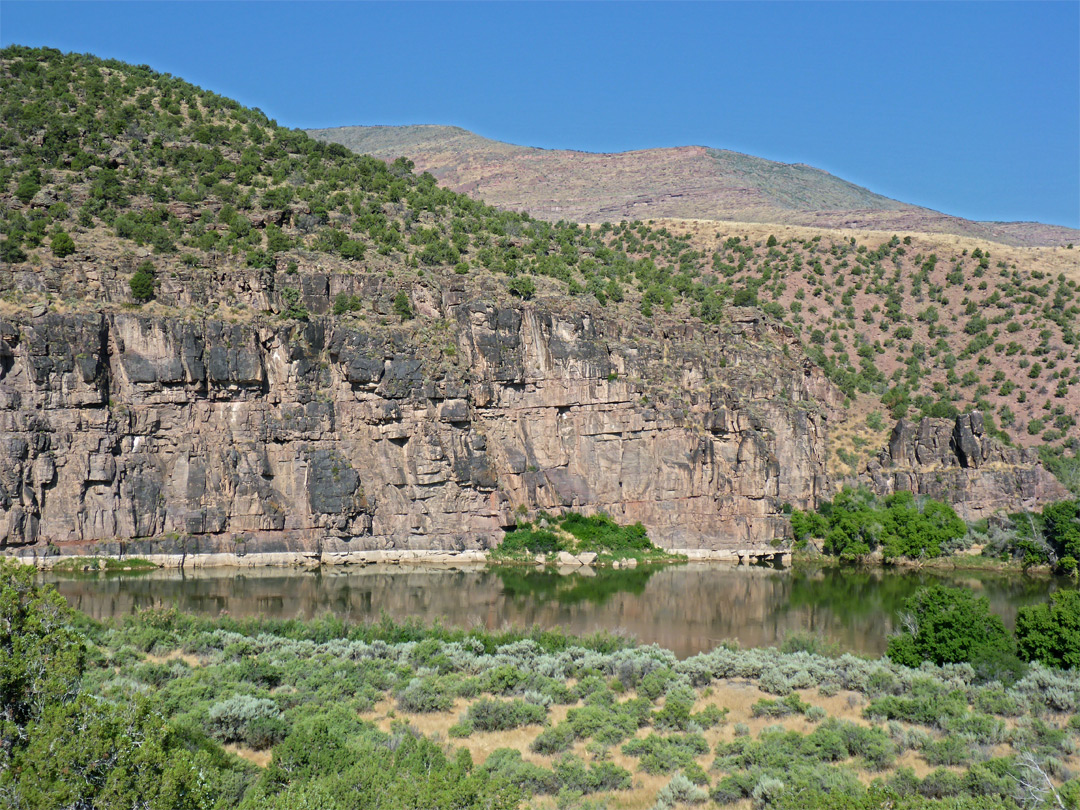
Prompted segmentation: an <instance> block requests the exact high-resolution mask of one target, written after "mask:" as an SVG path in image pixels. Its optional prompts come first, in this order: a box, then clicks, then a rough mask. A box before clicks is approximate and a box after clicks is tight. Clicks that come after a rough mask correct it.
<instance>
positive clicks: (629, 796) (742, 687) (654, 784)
mask: <svg viewBox="0 0 1080 810" xmlns="http://www.w3.org/2000/svg"><path fill="white" fill-rule="evenodd" d="M798 694H799V696H800V697H801V698H802V699H803V700H804V701H806V702H807V703H810V704H811V705H814V706H820V707H821V708H822V709H824V710H825V712H826V714H827V715H828V716H829V717H833V718H837V719H840V720H847V721H850V722H852V723H856V724H858V725H861V726H867V727H868V726H870V725H871V723H870V721H868V720H867V719H866V718H865V717H864V716H863V713H862V712H863V708H864V706H865V705H866V698H865V696H863V695H861V694H859V693H857V692H840V693H839V694H836V695H831V696H824V695H821V694H819V693H818V691H817V689H802V690H798ZM774 697H775V696H773V695H769V694H767V693H766V692H763V691H761V690H760V689H758V688H757V686H756V685H755V684H754V683H752V682H750V681H745V680H731V679H729V680H723V681H718V682H716V683H714V684H713V685H712V686H711V687H709V688H708V689H706V690H704V692H702V693H701V694H700V696H699V698H698V700H697V702H696V704H695V706H694V711H695V712H699V711H701V710H703V709H704V708H705V707H706V706H710V705H712V706H716V707H717V708H720V709H724V708H726V709H727V710H728V715H727V719H726V721H725V722H724V723H722V724H720V725H719V726H717V727H715V728H712V729H708V730H706V731H705V732H704V734H703V736H704V737H705V740H706V741H707V742H708V744H709V749H710V753H709V754H707V755H705V756H702V757H698V758H697V763H698V764H699V765H700V766H701V767H702V768H703V769H704V770H705V771H709V769H710V767H711V765H712V762H713V758H714V756H715V754H714V752H715V750H716V747H717V744H719V743H727V742H731V741H732V740H734V739H735V734H734V726H735V724H736V723H743V724H745V725H746V726H748V727H749V729H750V734H751V736H753V737H755V738H756V737H757V736H759V735H760V734H761V732H762V731H763V730H764V729H765V728H768V727H775V726H782V727H783V728H784V729H786V730H788V731H796V732H798V733H800V734H809V733H810V732H812V731H813V730H814V729H815V728H816V727H817V726H818V725H819V723H815V722H811V721H809V720H807V719H806V718H805V717H803V716H802V715H791V716H788V717H782V718H771V717H754V716H753V707H754V704H755V703H757V702H758V701H759V700H761V699H762V698H774ZM469 703H470V701H469V700H467V699H463V698H459V699H457V700H456V701H455V702H454V707H453V709H452V710H451V711H449V712H444V713H433V714H409V713H405V712H399V711H396V710H395V708H394V706H395V704H394V701H392V700H384V701H382V702H380V703H379V704H377V705H376V706H375V707H374V708H373V709H372V711H370V712H368V713H366V714H364V715H361V719H364V720H369V721H371V722H373V723H374V724H375V725H376V726H378V727H379V728H380V729H381V730H383V731H386V732H389V731H390V730H391V728H392V727H393V726H394V724H395V723H398V722H402V721H404V722H405V723H407V724H409V725H410V726H412V727H413V728H415V729H416V730H417V731H419V732H421V733H423V734H426V735H429V736H431V737H433V738H435V739H437V740H442V741H444V742H447V743H449V744H450V745H452V746H461V747H464V748H467V749H468V750H469V753H470V754H471V755H472V758H473V761H474V762H475V763H477V764H478V765H479V764H483V762H484V761H485V760H486V759H487V758H488V756H490V755H491V754H492V753H493V752H494V751H496V750H498V749H500V748H513V749H516V750H518V751H520V752H521V754H522V758H523V759H524V760H526V761H528V762H532V763H534V764H536V765H539V766H542V767H545V768H550V767H551V766H552V765H553V764H554V762H555V760H556V759H557V757H555V756H542V755H539V754H535V753H533V752H532V751H530V750H529V745H530V744H531V743H532V741H533V740H534V739H535V738H536V736H537V735H538V734H539V733H540V731H541V730H542V728H541V727H540V726H528V727H525V728H520V729H514V730H511V731H501V732H473V733H472V734H471V735H470V736H469V737H467V738H464V739H453V738H450V737H449V734H448V732H449V729H450V727H451V726H453V725H454V724H456V723H457V722H458V720H459V719H460V716H461V715H463V714H464V713H465V711H466V710H467V709H468V706H469ZM657 705H658V706H662V705H663V701H662V700H660V701H658V704H657ZM570 708H573V707H572V706H552V707H551V708H550V710H549V723H550V725H552V726H554V725H557V724H558V723H560V722H562V721H563V720H565V719H566V715H567V712H568V711H569V709H570ZM650 733H653V729H651V728H648V727H647V728H644V729H640V730H638V732H637V734H636V736H637V737H639V738H643V737H646V736H648V735H649V734H650ZM621 747H622V746H621V745H620V746H615V747H613V748H612V749H610V750H609V751H608V753H607V758H608V760H609V761H611V762H613V763H615V764H616V765H619V766H621V767H623V768H626V770H628V771H629V772H630V773H631V775H632V779H633V787H632V788H631V789H630V790H626V791H617V792H614V793H611V794H607V795H606V796H605V797H604V798H605V800H606V801H607V804H608V806H609V807H611V808H613V810H614V809H616V808H617V809H618V810H645V809H646V808H649V807H652V805H653V803H654V802H655V801H656V795H657V793H658V792H659V791H660V790H661V789H662V788H663V787H664V786H665V785H666V784H667V783H668V782H669V781H670V779H671V775H670V774H657V775H650V774H646V773H643V772H641V771H638V770H637V765H638V760H637V759H636V758H634V757H629V756H626V755H625V754H623V753H622V751H621ZM1007 749H1008V746H1004V748H1003V750H1002V751H1000V752H997V751H996V752H995V755H998V754H999V753H1000V754H1001V755H1004V754H1006V753H1008V750H1007ZM230 750H232V749H231V748H230ZM571 751H572V752H573V753H574V754H576V755H577V756H579V757H581V758H582V759H583V760H585V761H589V760H591V759H593V754H592V753H590V752H589V751H587V750H586V743H585V742H581V741H579V742H577V743H575V745H574V746H573V748H572V749H571ZM237 753H238V754H239V755H241V756H244V757H245V759H249V761H255V760H254V759H252V758H251V757H252V755H255V754H257V752H247V753H242V752H240V751H237ZM1068 759H1070V760H1072V761H1070V762H1067V763H1066V764H1067V766H1068V767H1077V765H1080V763H1078V762H1076V761H1075V760H1076V759H1077V758H1076V757H1075V756H1074V757H1071V758H1068ZM896 767H909V768H911V769H912V770H914V771H915V774H916V775H917V776H918V777H919V778H920V779H921V778H924V777H925V776H926V775H927V774H929V773H931V772H932V771H934V770H935V767H934V766H931V765H929V764H928V763H927V762H926V760H925V759H923V758H922V757H921V756H920V755H919V754H918V753H917V752H915V751H905V752H904V753H903V754H902V755H901V756H899V757H898V759H897V762H896ZM951 770H955V771H956V772H958V773H959V772H962V771H963V770H964V769H963V768H953V769H951ZM857 773H858V776H859V779H860V780H861V781H863V782H864V783H865V784H869V783H870V782H872V781H873V780H874V779H876V778H878V777H880V776H882V774H881V773H879V772H874V771H868V770H859V771H857ZM554 806H555V800H554V798H552V797H538V798H537V799H535V800H534V801H533V802H532V804H531V805H530V807H533V808H553V807H554ZM749 806H750V805H749V803H748V802H747V803H738V804H734V805H728V807H732V808H743V807H749Z"/></svg>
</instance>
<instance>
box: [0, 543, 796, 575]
mask: <svg viewBox="0 0 1080 810" xmlns="http://www.w3.org/2000/svg"><path fill="white" fill-rule="evenodd" d="M83 550H84V551H88V549H83ZM665 551H666V552H667V553H668V554H670V555H671V559H670V560H660V559H657V560H650V561H649V564H664V563H665V562H672V563H674V562H685V561H691V562H726V563H731V564H734V565H739V564H750V563H754V562H759V561H773V562H778V563H783V564H787V563H790V562H791V554H790V553H789V552H780V551H777V550H776V549H774V548H768V549H753V548H750V549H737V550H734V551H730V550H726V549H724V550H714V549H665ZM9 556H12V557H14V558H16V559H18V560H19V561H21V562H23V563H26V564H28V565H34V566H36V567H37V568H40V569H43V570H46V571H49V570H53V569H55V568H58V567H59V568H69V567H72V566H77V565H78V564H79V561H86V563H87V565H90V563H91V561H96V560H114V561H117V562H123V561H124V560H126V559H131V558H135V559H138V560H145V561H146V562H147V563H150V564H152V565H154V566H155V567H157V568H191V569H195V568H264V567H266V568H318V567H320V566H349V565H355V566H366V565H379V564H388V565H432V566H452V567H471V566H485V565H492V564H494V565H523V564H524V565H532V564H536V565H545V564H547V565H554V566H556V567H559V568H571V569H573V568H577V567H582V566H590V567H591V566H609V567H614V568H621V567H626V568H631V567H635V566H637V565H638V561H637V560H636V559H635V558H633V557H628V558H626V559H624V560H621V561H620V560H615V561H604V560H601V559H598V558H597V555H596V554H591V555H590V554H577V555H574V554H568V553H566V552H560V553H559V554H557V555H554V556H553V557H552V558H551V559H548V558H545V557H543V556H540V555H538V556H537V557H534V558H532V559H531V560H511V561H507V560H499V559H493V558H492V556H491V553H490V552H489V551H480V550H465V551H446V550H439V549H366V550H357V551H329V552H328V551H266V552H259V551H245V550H238V551H234V552H197V553H169V554H147V553H139V554H108V553H106V554H96V553H84V554H63V553H58V550H57V549H56V547H54V546H49V547H32V548H29V549H16V550H15V551H14V552H13V553H10V555H9ZM680 558H682V559H680Z"/></svg>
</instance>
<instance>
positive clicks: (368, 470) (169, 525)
mask: <svg viewBox="0 0 1080 810" xmlns="http://www.w3.org/2000/svg"><path fill="white" fill-rule="evenodd" d="M113 269H114V270H116V272H115V273H112V272H110V271H109V270H108V268H105V270H104V271H102V274H101V276H100V277H95V278H94V279H92V280H90V281H89V282H88V279H87V278H86V276H85V274H82V275H80V274H75V275H76V276H78V277H77V278H73V277H72V276H71V274H64V275H63V276H53V277H50V275H49V274H48V273H39V274H36V275H35V280H36V281H37V282H38V283H42V281H43V280H44V283H49V284H52V285H54V286H55V287H56V288H57V291H58V292H60V293H62V292H63V287H64V285H65V284H68V283H72V284H79V285H82V286H83V287H85V286H86V284H87V283H92V284H93V285H95V286H96V287H97V288H99V290H100V294H101V297H102V298H104V299H108V298H109V297H110V295H111V294H112V293H111V292H110V291H112V292H116V288H117V287H118V285H120V284H122V283H123V281H124V279H126V274H125V270H124V268H113ZM98 270H101V268H98ZM98 270H95V271H92V272H98ZM193 272H194V271H193ZM284 278H287V277H286V276H284V275H282V274H281V273H274V272H273V271H271V272H269V273H266V274H264V275H263V276H261V277H260V276H256V275H250V274H249V275H247V276H244V277H236V276H233V277H231V279H230V280H229V281H228V282H225V281H224V280H223V279H219V280H216V281H215V280H213V279H206V278H202V279H199V278H194V277H193V278H178V279H172V280H163V283H162V288H161V290H160V293H159V298H160V299H161V301H162V303H161V304H160V305H155V308H156V310H157V312H158V313H159V314H156V315H150V314H142V313H140V312H139V311H131V310H129V311H123V310H119V311H117V310H107V311H99V312H81V313H79V312H74V311H72V312H68V313H65V314H60V313H56V312H42V310H43V309H44V308H43V307H42V308H39V309H38V310H36V312H37V313H38V315H37V316H36V317H33V316H32V315H31V314H30V313H24V314H21V315H14V316H10V317H8V319H7V320H4V321H3V322H0V446H2V448H3V454H2V457H0V544H2V545H3V546H8V547H12V546H26V547H27V550H29V548H33V549H35V550H40V549H41V547H42V546H45V545H52V546H57V547H62V548H64V549H65V550H66V551H87V550H89V544H93V543H95V542H96V543H99V545H98V550H99V551H105V552H108V551H118V550H120V548H121V546H120V545H118V543H120V542H123V543H124V544H125V545H124V546H123V548H125V549H126V550H127V552H128V553H132V552H133V551H136V550H137V551H139V552H142V553H147V552H149V551H152V550H160V551H162V552H174V553H176V552H178V553H184V552H195V551H230V552H236V551H242V550H243V549H253V550H255V549H257V550H259V551H263V552H265V551H288V550H293V551H295V550H298V549H300V550H305V551H313V552H316V553H327V552H337V551H342V550H347V549H357V550H361V549H363V550H366V549H382V548H406V549H415V548H424V549H428V548H430V549H472V548H484V547H488V546H489V545H491V544H493V543H496V542H497V541H498V540H499V539H500V538H501V536H502V530H503V527H506V526H508V525H512V524H513V522H514V519H515V516H516V515H517V514H518V513H519V512H520V513H527V512H533V511H535V510H539V509H562V508H572V509H578V510H582V511H585V512H592V511H596V510H604V511H607V512H608V513H610V514H611V515H613V516H614V517H616V518H617V519H618V520H620V521H637V520H640V521H642V522H643V523H644V524H645V525H646V526H647V527H648V529H649V531H650V534H651V536H652V537H653V538H654V539H655V540H656V541H657V542H658V543H660V544H662V545H664V546H667V547H677V548H702V547H710V548H745V547H748V546H758V547H765V548H768V546H767V543H768V541H770V540H772V539H773V538H775V537H778V536H783V535H784V534H785V532H786V521H785V519H784V517H783V515H782V505H783V504H785V503H791V504H794V505H797V506H807V505H809V504H811V503H812V502H813V501H814V499H815V498H816V497H817V496H818V494H819V493H824V492H825V491H826V477H825V467H824V459H825V441H826V419H825V416H824V412H823V409H822V406H821V404H820V403H821V402H822V401H825V402H828V401H829V399H830V398H831V397H832V398H834V397H835V394H834V391H833V389H832V387H831V386H830V385H829V384H828V383H827V382H826V381H824V379H823V378H822V376H821V374H820V372H818V370H817V369H815V368H813V367H811V366H806V367H804V366H803V364H802V363H801V362H800V361H799V360H797V359H789V357H788V356H787V351H788V349H789V348H790V347H793V346H795V345H797V344H795V343H794V339H793V338H792V336H791V334H790V333H788V332H786V331H785V330H784V329H782V328H780V327H776V326H772V325H769V324H768V323H766V322H765V321H764V320H762V319H761V317H760V316H759V315H758V314H756V313H755V312H753V311H751V310H746V311H739V310H734V313H735V315H734V318H733V320H732V322H731V323H729V324H726V325H724V326H723V327H720V326H713V327H705V328H702V327H701V326H700V325H694V326H690V325H686V326H685V327H680V328H678V329H677V330H676V332H677V333H665V332H662V331H653V330H651V329H645V328H644V327H642V326H640V325H639V326H634V325H632V324H629V323H626V322H622V321H620V320H617V319H615V318H608V317H605V315H604V314H603V313H602V312H594V313H590V312H587V311H578V312H577V313H576V314H566V313H563V312H559V311H555V310H554V309H551V308H545V307H544V306H543V305H540V304H536V305H534V304H529V303H521V304H518V305H516V306H507V305H500V304H498V303H496V302H494V301H493V300H492V299H491V297H490V296H487V297H486V298H485V296H484V293H483V291H482V290H478V289H477V288H476V287H475V286H474V287H468V286H467V285H466V283H465V282H464V281H462V282H460V283H458V282H451V283H449V284H444V285H442V286H440V285H437V284H434V283H433V284H431V285H430V286H423V285H422V284H417V285H414V286H413V287H412V288H410V289H409V295H410V299H411V302H412V305H413V307H414V308H415V309H416V310H417V311H418V313H419V314H420V316H419V317H418V318H417V319H416V320H415V321H409V322H407V323H406V324H404V325H401V326H397V325H387V324H388V323H389V321H390V320H396V319H392V318H386V317H382V316H380V313H388V312H390V311H391V308H392V306H391V302H392V299H393V297H394V295H395V290H397V289H398V288H396V287H394V286H393V285H392V284H391V282H389V281H388V280H387V279H385V278H382V277H375V276H370V275H366V276H350V275H344V274H335V273H330V274H319V273H317V272H308V268H303V269H302V271H301V272H300V273H299V274H298V275H297V276H295V277H291V283H294V284H298V285H299V287H300V289H301V295H300V299H299V302H298V303H299V304H300V305H302V306H303V307H304V308H306V309H307V310H309V311H310V312H311V313H325V312H326V311H327V310H328V309H329V308H330V302H331V301H332V300H333V297H334V296H336V295H337V294H338V293H341V292H344V293H346V294H349V295H355V296H358V297H360V298H362V299H363V300H364V301H365V302H370V306H371V307H372V311H371V316H372V317H371V318H370V319H367V318H363V319H362V318H356V317H332V316H323V315H318V314H313V315H312V316H311V319H310V320H309V321H296V320H283V319H282V318H281V317H273V316H259V317H256V318H252V319H249V320H247V321H244V322H237V323H229V322H226V321H222V320H215V319H213V318H193V317H190V316H185V315H184V314H183V310H184V309H185V308H189V309H190V308H192V307H194V306H195V303H196V302H197V299H198V298H199V296H200V295H209V294H210V292H207V291H213V295H214V296H221V295H222V294H226V295H228V296H230V297H232V296H234V295H235V296H238V297H240V298H243V299H246V300H247V301H249V302H250V304H251V306H252V308H253V309H254V310H273V309H279V310H280V309H284V308H285V307H286V306H287V304H286V303H284V302H283V301H282V298H281V288H282V286H283V282H282V280H283V279H284ZM12 283H13V284H17V283H18V280H12ZM223 283H227V284H229V285H233V286H230V287H229V288H228V289H227V290H223V289H222V287H221V284H223ZM200 290H201V291H204V292H203V293H200V292H199V291H200ZM161 313H164V314H161ZM740 313H741V314H740ZM792 354H793V356H794V357H795V358H798V357H799V355H798V353H797V352H793V353H792ZM147 538H156V539H154V540H146V539H147ZM140 539H141V540H140ZM100 543H104V545H100Z"/></svg>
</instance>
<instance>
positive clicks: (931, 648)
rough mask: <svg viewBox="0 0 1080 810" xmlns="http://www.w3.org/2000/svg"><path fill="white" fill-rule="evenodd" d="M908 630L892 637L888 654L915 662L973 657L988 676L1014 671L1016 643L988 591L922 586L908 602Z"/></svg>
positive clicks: (963, 660)
mask: <svg viewBox="0 0 1080 810" xmlns="http://www.w3.org/2000/svg"><path fill="white" fill-rule="evenodd" d="M904 607H905V611H906V618H905V620H904V627H905V629H904V632H902V633H900V634H899V635H895V636H893V637H892V638H890V639H889V648H888V653H887V654H888V656H889V658H891V659H892V660H893V661H895V662H896V663H898V664H903V665H904V666H909V667H917V666H919V665H920V664H921V663H922V662H923V661H932V662H934V663H935V664H959V663H970V664H971V665H972V666H974V667H975V669H976V672H980V673H981V674H982V675H983V677H984V678H986V679H987V680H992V679H1002V678H1004V677H1010V676H1015V674H1016V672H1017V671H1018V670H1019V666H1018V663H1019V662H1018V661H1017V660H1016V655H1015V644H1014V642H1013V639H1012V636H1010V635H1009V631H1008V630H1006V629H1005V625H1004V623H1003V622H1002V621H1001V619H1000V618H999V617H998V616H996V615H994V614H992V613H991V612H990V603H989V601H988V600H987V599H986V597H976V596H975V595H974V594H972V592H971V591H969V590H967V589H966V588H947V587H944V586H941V585H932V586H930V587H927V588H920V589H919V590H918V591H916V592H915V594H914V595H913V596H912V597H911V598H910V599H908V601H907V603H906V604H905V606H904Z"/></svg>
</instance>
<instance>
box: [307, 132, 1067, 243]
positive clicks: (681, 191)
mask: <svg viewBox="0 0 1080 810" xmlns="http://www.w3.org/2000/svg"><path fill="white" fill-rule="evenodd" d="M308 133H309V134H310V135H312V136H314V137H315V138H318V139H319V140H322V141H329V142H335V143H340V144H342V145H344V146H346V147H348V148H349V149H352V150H353V151H355V152H359V153H362V154H367V155H371V156H373V157H377V158H380V159H382V160H387V161H389V160H393V159H395V158H397V157H402V156H404V157H408V158H409V159H411V160H412V161H413V162H414V163H415V164H416V169H417V171H428V172H431V174H433V175H434V176H435V177H436V178H437V179H438V180H439V183H440V184H441V185H443V186H444V187H446V188H449V189H452V190H454V191H458V192H464V193H466V194H470V195H473V196H476V197H480V198H481V199H483V200H484V201H485V202H487V203H489V204H491V205H495V206H497V207H499V208H508V209H515V210H526V211H528V212H529V213H530V214H531V215H532V216H534V217H538V218H541V219H547V220H552V221H556V220H560V219H565V220H569V221H575V222H610V221H614V222H618V221H620V220H623V219H630V220H634V219H660V218H679V219H706V220H719V221H734V222H759V223H770V224H783V225H808V226H815V227H821V228H861V229H870V230H886V231H905V232H924V233H951V234H958V235H963V236H973V237H979V238H982V239H990V240H993V241H996V242H1002V243H1005V244H1011V245H1065V244H1067V243H1069V242H1077V241H1080V231H1077V230H1075V229H1072V228H1063V227H1060V226H1055V225H1043V224H1041V223H1037V222H973V221H971V220H966V219H961V218H960V217H953V216H949V215H947V214H942V213H940V212H938V211H933V210H931V209H929V208H922V207H919V206H917V205H909V204H907V203H902V202H898V201H897V200H892V199H889V198H888V197H883V196H881V195H880V194H875V193H873V192H872V191H869V190H867V189H865V188H862V187H861V186H857V185H855V184H854V183H849V182H847V181H846V180H842V179H840V178H839V177H835V176H833V175H831V174H829V173H828V172H825V171H822V170H821V169H815V168H814V167H812V166H806V165H804V164H799V163H795V164H789V163H777V162H775V161H771V160H765V159H763V158H758V157H754V156H752V155H744V154H740V153H739V152H731V151H728V150H724V149H710V148H707V147H704V146H681V147H676V148H672V149H643V150H639V151H634V152H619V153H616V154H596V153H590V152H572V151H567V150H561V149H538V148H535V147H526V146H515V145H513V144H508V143H502V142H500V141H493V140H490V139H488V138H483V137H481V136H479V135H476V134H475V133H472V132H469V131H467V130H464V129H461V128H459V127H442V126H407V127H335V128H332V129H319V130H309V131H308Z"/></svg>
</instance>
